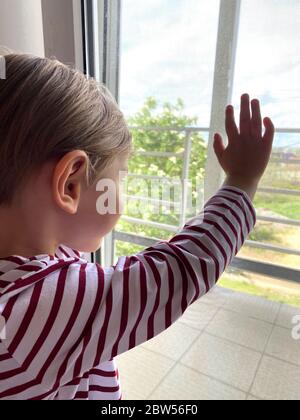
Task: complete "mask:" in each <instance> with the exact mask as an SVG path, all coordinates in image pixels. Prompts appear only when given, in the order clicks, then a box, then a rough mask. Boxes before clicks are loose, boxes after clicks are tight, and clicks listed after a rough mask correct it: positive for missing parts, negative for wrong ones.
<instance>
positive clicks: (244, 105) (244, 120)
mask: <svg viewBox="0 0 300 420" xmlns="http://www.w3.org/2000/svg"><path fill="white" fill-rule="evenodd" d="M240 132H241V135H242V136H245V137H249V136H250V135H251V113H250V97H249V95H248V94H245V95H243V96H242V98H241V115H240Z"/></svg>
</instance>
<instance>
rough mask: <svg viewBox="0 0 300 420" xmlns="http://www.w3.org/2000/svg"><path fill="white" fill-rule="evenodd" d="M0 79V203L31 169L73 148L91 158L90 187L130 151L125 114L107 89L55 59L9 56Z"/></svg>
mask: <svg viewBox="0 0 300 420" xmlns="http://www.w3.org/2000/svg"><path fill="white" fill-rule="evenodd" d="M4 59H5V62H6V79H5V80H0V179H1V183H0V205H2V204H8V203H10V202H11V201H12V200H13V197H14V195H15V193H16V191H17V190H18V188H20V187H21V186H22V185H23V182H25V180H26V179H27V178H28V176H30V174H32V172H33V170H34V169H37V168H38V167H40V166H41V165H42V164H43V163H45V162H47V161H50V160H52V159H59V158H61V157H63V156H64V155H65V154H66V153H68V152H71V151H73V150H82V151H85V152H86V153H87V155H88V157H89V168H88V173H87V178H88V183H92V182H94V181H96V180H97V176H99V175H100V174H101V172H102V171H103V170H104V169H105V168H106V167H107V166H109V165H110V164H111V163H112V161H113V160H114V159H115V158H116V157H117V156H120V155H122V154H130V153H131V151H132V137H131V134H130V132H129V129H128V126H127V124H126V122H125V118H124V115H123V114H122V112H121V111H120V109H119V107H118V104H117V102H116V100H115V99H114V97H113V96H112V94H111V93H110V92H109V91H108V89H107V88H106V87H105V86H104V85H103V84H101V83H98V82H96V81H95V80H93V79H87V78H86V77H85V76H84V75H83V74H82V73H80V72H79V71H77V70H75V69H72V68H70V67H68V66H66V65H64V64H62V63H60V62H59V61H57V60H56V59H47V58H40V57H35V56H30V55H25V54H9V55H6V56H5V57H4Z"/></svg>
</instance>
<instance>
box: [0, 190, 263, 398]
mask: <svg viewBox="0 0 300 420" xmlns="http://www.w3.org/2000/svg"><path fill="white" fill-rule="evenodd" d="M255 223H256V215H255V210H254V208H253V205H252V204H251V202H250V200H249V198H248V196H247V195H246V194H245V193H243V192H242V191H240V190H238V189H236V188H231V187H230V188H229V187H226V188H222V189H221V190H220V191H219V192H218V194H216V195H215V196H214V197H213V198H212V199H211V200H209V202H208V203H207V204H206V206H205V208H204V210H203V212H202V214H201V215H200V216H199V217H196V218H194V219H192V220H191V221H189V222H188V223H187V224H186V226H185V227H184V229H183V230H182V232H180V233H179V234H178V235H176V236H175V237H174V238H173V239H172V240H171V241H169V242H160V243H158V244H157V245H156V246H154V247H151V248H148V249H146V250H145V251H143V252H140V253H139V254H137V255H135V256H131V257H122V258H120V259H119V260H118V262H117V264H116V266H114V267H109V268H102V267H101V266H99V265H98V264H92V263H88V262H87V261H86V260H84V259H83V258H81V254H79V253H78V252H77V251H73V250H70V249H68V248H67V247H60V248H59V249H58V250H57V253H56V255H55V256H50V255H39V256H35V257H33V258H31V259H27V258H23V257H17V256H13V257H10V258H8V259H5V260H0V314H1V315H2V317H3V318H4V319H5V321H6V339H5V340H2V341H1V340H0V399H28V400H30V399H84V400H87V399H98V400H117V399H120V398H121V395H122V394H121V388H120V381H119V376H118V370H117V367H116V364H115V361H114V358H115V356H117V355H120V354H122V353H124V352H126V351H128V350H129V349H131V348H133V347H135V346H138V345H140V344H142V343H144V342H145V341H147V340H150V339H152V338H153V337H154V336H157V335H158V334H160V333H161V332H162V331H164V330H166V329H167V328H168V327H169V326H170V325H171V324H173V323H174V322H175V321H176V320H178V319H179V318H180V317H181V316H182V315H183V313H184V312H185V310H186V309H187V307H188V306H189V305H191V304H192V303H194V302H195V301H196V300H197V299H199V298H200V297H201V296H203V295H204V294H206V293H207V292H208V291H209V290H210V289H211V288H212V287H213V286H214V285H215V284H216V282H217V280H218V279H219V278H220V276H221V275H222V273H223V272H224V270H225V269H226V267H227V266H228V265H229V264H230V262H231V261H232V259H233V258H234V256H235V255H236V254H237V252H238V251H239V250H240V248H241V247H242V245H243V244H244V242H245V240H246V238H247V236H248V235H249V233H250V231H251V230H252V229H253V227H254V225H255Z"/></svg>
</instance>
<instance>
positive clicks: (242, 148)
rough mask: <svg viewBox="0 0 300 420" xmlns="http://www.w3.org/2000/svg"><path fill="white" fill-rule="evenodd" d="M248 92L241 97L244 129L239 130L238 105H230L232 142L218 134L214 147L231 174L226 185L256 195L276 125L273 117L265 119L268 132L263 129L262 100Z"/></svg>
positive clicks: (228, 175) (230, 137) (227, 128)
mask: <svg viewBox="0 0 300 420" xmlns="http://www.w3.org/2000/svg"><path fill="white" fill-rule="evenodd" d="M251 109H252V116H251V111H250V98H249V95H247V94H245V95H243V96H242V98H241V114H240V130H238V128H237V126H236V123H235V118H234V108H233V107H232V106H228V107H227V109H226V132H227V135H228V146H227V147H225V146H224V142H223V139H222V137H221V135H220V134H215V141H214V149H215V153H216V155H217V158H218V160H219V162H220V165H221V166H222V168H223V169H224V171H225V173H226V175H227V181H226V183H225V185H232V186H236V187H237V188H241V189H244V190H245V191H246V192H247V193H248V194H249V196H250V197H251V198H253V197H254V195H255V192H256V189H257V187H258V184H259V181H260V180H261V178H262V176H263V174H264V172H265V170H266V168H267V165H268V162H269V160H270V156H271V152H272V145H273V140H274V133H275V129H274V125H273V123H272V121H271V120H270V118H265V119H264V121H263V122H264V126H265V129H266V130H265V133H264V135H263V133H262V117H261V111H260V103H259V101H258V100H253V101H252V102H251Z"/></svg>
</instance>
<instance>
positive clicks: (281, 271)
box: [111, 127, 300, 282]
mask: <svg viewBox="0 0 300 420" xmlns="http://www.w3.org/2000/svg"><path fill="white" fill-rule="evenodd" d="M131 129H132V130H142V131H156V132H166V131H177V132H182V133H185V139H184V152H182V153H171V152H170V153H167V152H156V151H153V152H137V153H138V154H139V155H140V156H145V157H159V158H166V159H168V158H170V157H174V156H175V157H180V158H182V159H183V169H182V176H181V179H180V180H179V179H178V183H182V186H183V194H182V200H181V203H180V204H181V217H180V225H178V226H175V225H168V224H162V223H157V222H153V221H148V220H143V219H137V218H133V217H128V216H123V218H122V220H124V221H126V222H128V223H132V224H135V225H143V226H148V227H153V228H158V229H161V230H164V231H167V232H170V233H173V234H175V233H177V232H178V231H179V230H180V229H181V227H182V226H183V225H184V223H185V222H186V210H187V190H186V188H187V184H186V182H184V181H185V180H187V179H188V178H189V166H190V158H191V146H192V139H191V137H192V133H195V132H200V133H209V128H201V127H182V128H178V127H131ZM277 133H293V134H300V129H280V130H277ZM273 162H275V163H287V161H285V160H281V159H280V160H278V159H276V160H274V161H273ZM288 163H289V162H288ZM292 163H293V164H295V165H299V171H300V160H298V159H295V160H293V161H292ZM129 177H131V178H137V179H145V180H162V179H163V180H164V181H166V179H165V178H164V177H159V176H150V175H139V174H134V173H131V174H129ZM170 182H172V183H173V184H174V180H173V179H172V180H171V179H170ZM259 192H261V193H268V194H274V195H275V196H276V195H277V194H280V195H286V196H291V195H292V196H295V197H300V191H297V190H292V189H291V190H290V189H277V188H272V187H261V188H259ZM127 197H128V196H127ZM130 199H131V200H141V201H143V200H144V201H148V202H149V201H151V199H150V200H149V199H148V198H145V197H138V196H130ZM275 200H276V198H275ZM152 202H153V203H154V202H155V203H157V204H162V205H163V204H169V202H167V201H164V200H153V199H152ZM173 204H174V203H173ZM176 204H179V203H176ZM199 210H200V209H199ZM257 219H258V221H265V222H270V223H273V224H276V225H278V224H281V225H286V226H294V227H300V218H299V220H294V219H289V218H280V217H272V216H262V215H259V214H258V217H257ZM160 240H161V239H160V238H146V237H142V236H139V235H135V234H131V233H124V232H119V231H114V233H113V235H112V242H111V247H112V249H111V252H112V255H114V253H115V242H116V241H121V242H127V243H131V244H135V245H140V246H145V247H149V246H153V245H154V244H156V243H157V242H159V241H160ZM246 245H247V246H248V247H251V248H256V249H263V250H267V251H272V252H276V253H280V254H287V255H296V256H299V257H300V249H292V248H287V247H282V246H277V245H272V244H268V243H262V242H256V241H251V240H248V241H246ZM299 261H300V259H299ZM232 267H235V268H238V269H241V270H244V271H250V272H253V273H257V274H261V275H265V276H269V277H275V278H278V279H285V280H288V281H293V282H300V270H298V269H293V268H288V267H282V266H279V265H276V264H270V263H265V262H261V261H254V260H250V259H246V258H235V259H234V261H233V263H232ZM299 267H300V264H299Z"/></svg>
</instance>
